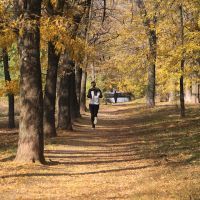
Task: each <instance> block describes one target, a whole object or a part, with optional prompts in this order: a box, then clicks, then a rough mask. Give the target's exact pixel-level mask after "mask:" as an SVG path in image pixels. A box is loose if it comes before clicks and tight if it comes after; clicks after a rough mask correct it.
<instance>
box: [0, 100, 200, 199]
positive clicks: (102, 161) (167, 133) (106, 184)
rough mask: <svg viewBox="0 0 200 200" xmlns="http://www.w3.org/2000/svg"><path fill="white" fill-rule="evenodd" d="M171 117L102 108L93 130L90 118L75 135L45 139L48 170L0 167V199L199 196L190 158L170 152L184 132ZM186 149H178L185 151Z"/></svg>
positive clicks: (138, 108) (131, 107) (170, 111)
mask: <svg viewBox="0 0 200 200" xmlns="http://www.w3.org/2000/svg"><path fill="white" fill-rule="evenodd" d="M166 110H167V111H166ZM163 113H165V114H163ZM171 115H172V119H175V118H173V115H174V108H173V107H169V108H167V109H166V107H165V108H162V107H160V108H158V109H157V110H153V111H151V110H146V109H145V108H144V105H143V104H141V105H140V104H137V105H136V104H124V105H123V104H121V105H119V104H118V105H116V106H115V105H114V106H111V105H110V106H102V108H101V111H100V114H99V121H98V126H97V129H96V130H92V129H91V128H90V120H89V114H88V113H86V114H84V115H83V117H82V118H81V119H80V120H78V121H77V122H76V123H75V126H74V129H75V130H74V131H73V132H66V131H59V132H58V137H57V138H54V139H47V140H46V146H45V157H46V160H47V161H48V163H49V164H48V165H39V164H35V165H28V166H27V165H16V164H13V163H12V162H9V161H8V162H0V167H1V169H2V171H1V188H0V196H1V199H69V200H71V199H77V200H82V199H86V200H88V199H99V200H104V199H133V200H135V199H148V200H149V199H150V200H151V199H159V200H160V199H161V200H162V199H163V200H164V199H165V200H166V199H167V200H168V199H188V198H189V197H192V198H193V197H194V198H196V197H199V196H198V195H199V194H198V186H199V181H198V180H199V177H197V174H198V172H199V167H198V165H196V164H195V162H194V163H193V164H191V163H188V164H186V161H187V159H189V158H190V157H189V155H187V154H184V152H183V154H184V157H181V156H180V155H179V153H176V152H170V151H169V148H170V147H172V145H171V144H170V143H172V141H179V139H180V137H183V135H182V134H183V133H182V132H181V131H180V130H181V129H180V127H178V128H177V124H175V123H172V122H171V119H170V120H167V117H170V116H171ZM188 120H190V119H188ZM195 122H196V121H195V120H194V122H193V120H190V121H189V122H187V121H186V122H182V123H181V125H180V126H181V127H182V128H183V127H186V126H187V125H188V123H190V124H192V123H195ZM195 130H196V129H195ZM173 132H176V134H173ZM174 145H175V144H174ZM184 145H185V143H181V144H179V145H178V148H179V149H181V148H182V149H183V150H184V147H185V146H184ZM196 145H197V144H196ZM194 148H196V146H195V147H194ZM12 156H13V152H11V153H10V157H12ZM187 156H188V157H187ZM1 160H2V159H1ZM7 160H9V159H7ZM3 161H5V159H4V160H3ZM195 161H196V160H195ZM183 171H184V173H182V172H183ZM191 174H193V175H191Z"/></svg>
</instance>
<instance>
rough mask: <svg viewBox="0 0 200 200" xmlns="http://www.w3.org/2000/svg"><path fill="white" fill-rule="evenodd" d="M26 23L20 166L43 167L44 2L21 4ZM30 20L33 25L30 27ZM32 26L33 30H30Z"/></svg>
mask: <svg viewBox="0 0 200 200" xmlns="http://www.w3.org/2000/svg"><path fill="white" fill-rule="evenodd" d="M18 4H19V6H20V9H21V13H22V15H21V17H22V18H23V20H24V25H23V34H22V35H20V36H19V44H20V51H21V58H20V59H21V66H20V106H21V107H20V122H19V142H18V149H17V155H16V158H15V160H16V161H17V162H36V161H39V162H41V163H43V162H44V161H45V159H44V139H43V95H42V81H41V65H40V29H39V16H40V14H41V0H37V1H21V0H19V1H18ZM27 19H28V22H29V23H26V20H27ZM30 23H32V24H31V26H30Z"/></svg>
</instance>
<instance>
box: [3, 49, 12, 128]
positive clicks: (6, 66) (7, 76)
mask: <svg viewBox="0 0 200 200" xmlns="http://www.w3.org/2000/svg"><path fill="white" fill-rule="evenodd" d="M3 65H4V75H5V81H8V82H10V81H11V78H10V71H9V63H8V53H7V49H3ZM7 95H8V128H15V106H14V105H15V104H14V103H15V101H14V94H13V93H11V92H9V93H8V94H7Z"/></svg>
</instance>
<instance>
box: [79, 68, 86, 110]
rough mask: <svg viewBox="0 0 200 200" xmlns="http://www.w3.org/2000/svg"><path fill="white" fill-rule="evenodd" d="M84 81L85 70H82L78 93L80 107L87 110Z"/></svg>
mask: <svg viewBox="0 0 200 200" xmlns="http://www.w3.org/2000/svg"><path fill="white" fill-rule="evenodd" d="M86 83H87V72H86V70H83V73H82V79H81V95H80V109H81V111H82V112H85V111H86V110H87V107H86Z"/></svg>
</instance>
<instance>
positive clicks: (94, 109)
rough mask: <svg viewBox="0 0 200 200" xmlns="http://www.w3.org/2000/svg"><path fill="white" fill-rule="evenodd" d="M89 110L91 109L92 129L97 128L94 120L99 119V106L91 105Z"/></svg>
mask: <svg viewBox="0 0 200 200" xmlns="http://www.w3.org/2000/svg"><path fill="white" fill-rule="evenodd" d="M89 108H90V113H91V122H92V127H93V128H94V127H95V124H94V118H95V117H97V114H98V111H99V105H94V104H90V105H89Z"/></svg>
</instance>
